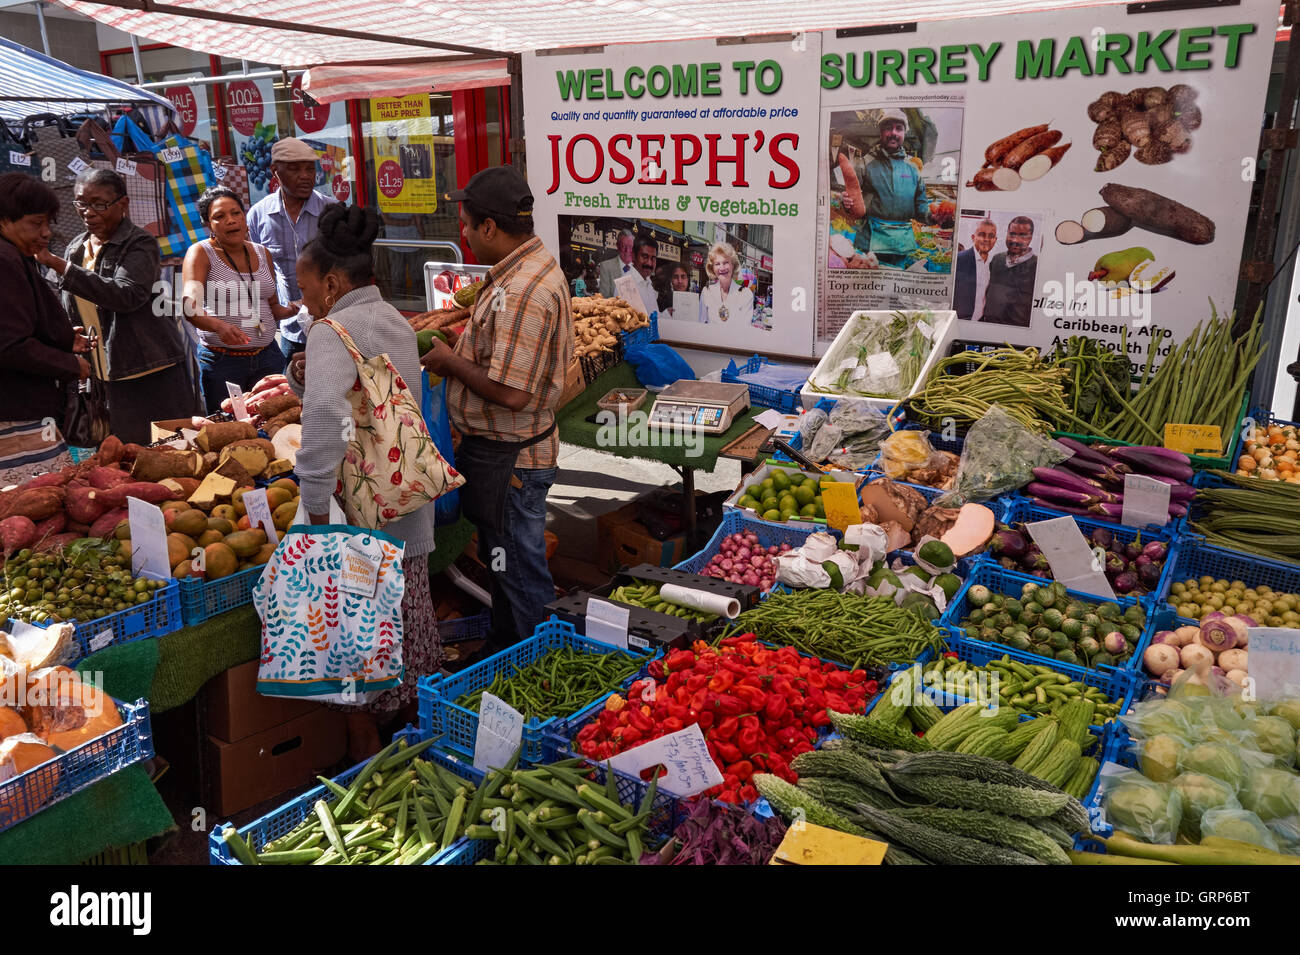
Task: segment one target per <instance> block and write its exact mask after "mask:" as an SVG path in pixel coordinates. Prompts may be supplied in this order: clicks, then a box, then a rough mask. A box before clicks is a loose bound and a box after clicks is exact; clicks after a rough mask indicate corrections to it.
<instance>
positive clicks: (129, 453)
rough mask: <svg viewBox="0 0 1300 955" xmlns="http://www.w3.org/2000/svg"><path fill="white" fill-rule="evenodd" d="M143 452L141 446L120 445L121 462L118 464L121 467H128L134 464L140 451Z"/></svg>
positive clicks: (143, 448)
mask: <svg viewBox="0 0 1300 955" xmlns="http://www.w3.org/2000/svg"><path fill="white" fill-rule="evenodd" d="M143 450H145V447H144V445H142V444H124V445H122V460H121V461H119V462H118V463H119V464H121V465H122V466H123V467H130V466H131V465H132V464H134V463H135V459H136V457H137V456H138V455H139V454H140V452H141V451H143Z"/></svg>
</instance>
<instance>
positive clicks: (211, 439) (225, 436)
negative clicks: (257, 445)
mask: <svg viewBox="0 0 1300 955" xmlns="http://www.w3.org/2000/svg"><path fill="white" fill-rule="evenodd" d="M256 437H257V429H256V428H254V427H253V423H252V422H251V421H209V422H207V424H205V425H204V426H203V430H202V431H200V432H199V434H198V437H196V438H195V439H194V444H195V445H196V446H197V447H198V449H199V450H200V451H220V450H221V449H222V448H224V447H225V446H226V445H228V444H230V443H231V442H232V441H239V440H241V439H244V438H256ZM176 476H178V475H172V474H163V475H160V477H176ZM179 476H180V477H193V476H194V475H193V474H184V475H179Z"/></svg>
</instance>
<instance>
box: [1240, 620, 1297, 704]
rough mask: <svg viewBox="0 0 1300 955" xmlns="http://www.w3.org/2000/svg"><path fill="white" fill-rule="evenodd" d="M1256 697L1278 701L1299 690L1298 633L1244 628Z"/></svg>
mask: <svg viewBox="0 0 1300 955" xmlns="http://www.w3.org/2000/svg"><path fill="white" fill-rule="evenodd" d="M1246 633H1247V637H1248V640H1249V647H1250V676H1251V678H1252V679H1253V680H1254V682H1255V688H1254V689H1255V698H1256V699H1260V700H1277V699H1281V698H1283V697H1288V696H1294V695H1295V693H1296V691H1297V690H1300V630H1295V629H1292V628H1290V627H1247V628H1246Z"/></svg>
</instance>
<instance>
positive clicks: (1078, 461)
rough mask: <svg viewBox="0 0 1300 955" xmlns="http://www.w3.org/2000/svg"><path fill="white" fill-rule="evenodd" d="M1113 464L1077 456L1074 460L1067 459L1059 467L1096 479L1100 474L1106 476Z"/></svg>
mask: <svg viewBox="0 0 1300 955" xmlns="http://www.w3.org/2000/svg"><path fill="white" fill-rule="evenodd" d="M1112 463H1113V462H1103V461H1094V460H1093V459H1092V458H1081V457H1079V456H1078V455H1077V454H1076V455H1075V456H1074V457H1072V458H1066V459H1065V460H1064V461H1062V462H1061V463H1060V465H1059V466H1060V467H1063V468H1069V469H1070V470H1071V471H1073V472H1075V473H1076V474H1082V475H1084V476H1086V477H1090V478H1095V477H1096V476H1097V475H1099V474H1105V473H1106V472H1107V471H1110V470H1111V464H1112Z"/></svg>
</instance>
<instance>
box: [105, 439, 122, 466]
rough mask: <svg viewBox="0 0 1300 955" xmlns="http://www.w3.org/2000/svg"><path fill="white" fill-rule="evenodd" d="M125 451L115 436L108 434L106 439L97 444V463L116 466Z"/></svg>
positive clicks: (120, 441)
mask: <svg viewBox="0 0 1300 955" xmlns="http://www.w3.org/2000/svg"><path fill="white" fill-rule="evenodd" d="M125 451H126V445H124V444H123V443H122V440H121V439H120V438H118V437H117V436H116V435H112V434H110V435H109V436H108V437H107V438H105V439H104V440H103V441H101V442H100V443H99V463H100V464H116V463H117V462H118V461H121V460H122V455H123V454H124V453H125Z"/></svg>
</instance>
